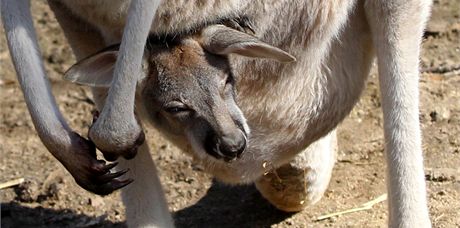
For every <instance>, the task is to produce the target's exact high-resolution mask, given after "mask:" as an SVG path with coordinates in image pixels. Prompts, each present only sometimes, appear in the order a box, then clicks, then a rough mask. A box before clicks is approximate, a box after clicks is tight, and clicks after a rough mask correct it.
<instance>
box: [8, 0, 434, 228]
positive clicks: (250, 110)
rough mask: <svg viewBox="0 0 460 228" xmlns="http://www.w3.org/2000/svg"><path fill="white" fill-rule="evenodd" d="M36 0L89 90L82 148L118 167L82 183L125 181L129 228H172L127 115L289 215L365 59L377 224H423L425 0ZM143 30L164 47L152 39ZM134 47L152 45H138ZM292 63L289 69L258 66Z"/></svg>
mask: <svg viewBox="0 0 460 228" xmlns="http://www.w3.org/2000/svg"><path fill="white" fill-rule="evenodd" d="M49 2H50V5H51V6H52V8H53V9H54V12H55V13H56V16H57V18H58V20H59V22H60V23H61V25H62V27H63V29H64V31H65V33H66V36H67V37H68V39H69V42H70V43H71V46H72V47H73V49H74V50H75V52H76V53H79V52H80V54H79V56H80V57H79V58H78V59H79V60H81V62H79V63H78V64H77V65H75V66H74V67H72V68H71V69H70V70H69V72H68V74H67V75H66V78H67V79H70V80H73V81H75V82H77V83H80V84H87V85H91V86H92V87H93V91H94V94H95V100H96V103H97V106H98V108H99V109H100V110H102V112H101V116H100V117H99V118H98V119H97V120H96V122H95V124H94V125H93V126H92V127H91V129H90V134H89V137H90V139H91V140H92V141H94V143H95V145H96V147H97V148H98V149H100V150H101V151H102V152H103V153H104V155H106V154H107V155H109V156H107V157H108V158H109V157H110V160H113V159H115V158H116V157H118V156H124V157H127V158H131V160H123V159H120V160H119V162H120V164H119V165H118V166H117V167H118V169H120V170H124V169H127V168H129V169H130V171H129V172H127V173H125V172H123V171H121V172H118V173H110V172H108V170H107V166H104V170H103V171H101V172H100V173H103V177H104V178H103V179H102V180H98V182H96V183H90V185H91V186H95V187H92V188H90V189H92V190H93V192H99V194H107V193H110V192H111V191H113V190H115V189H118V188H120V187H123V186H125V185H126V184H127V183H129V180H130V179H127V181H119V180H118V177H119V176H121V175H123V176H125V177H128V178H132V179H136V180H137V181H136V182H133V183H132V184H130V185H128V186H126V187H123V189H122V195H123V201H124V203H125V205H126V213H127V222H128V225H129V226H132V227H140V226H159V227H169V226H173V222H172V218H171V216H170V214H169V212H168V210H167V205H166V202H165V200H164V195H163V193H162V189H161V183H160V182H159V180H158V177H157V175H156V168H155V165H154V163H153V161H152V159H151V158H150V156H149V153H148V148H147V146H146V144H145V142H143V140H142V134H141V133H140V132H142V131H141V128H140V127H139V126H140V125H139V124H137V120H136V117H135V116H134V107H137V109H136V112H139V113H142V116H145V117H147V119H149V120H150V122H152V123H153V125H154V126H156V127H157V128H159V129H160V130H161V131H162V132H164V133H165V134H166V135H167V136H168V137H169V138H170V139H171V140H172V141H174V142H175V143H177V144H178V145H179V146H181V145H182V146H181V147H183V148H184V150H186V151H188V152H189V153H190V154H191V155H192V156H193V157H194V158H195V159H197V160H198V161H200V162H201V163H202V164H203V165H204V167H205V169H206V171H208V172H210V173H212V174H214V175H215V176H216V177H217V178H219V179H220V180H222V181H225V182H227V183H249V182H255V183H256V187H257V188H258V190H259V191H260V192H261V193H262V195H263V196H264V197H265V198H266V199H267V200H268V201H270V202H271V203H272V204H273V205H275V206H276V207H278V208H279V209H281V210H285V211H299V210H302V209H304V208H305V207H306V206H307V205H310V204H313V203H315V202H317V201H318V200H319V199H320V198H321V196H322V195H323V193H324V191H325V189H326V188H327V185H328V183H329V179H330V176H331V172H332V167H333V165H334V162H335V150H336V135H335V128H336V126H337V124H338V123H339V122H340V121H341V120H343V118H345V117H346V115H347V114H348V113H349V112H350V110H351V109H352V108H353V106H354V104H355V103H356V102H357V100H358V99H359V96H360V94H361V91H362V90H363V87H364V84H365V81H366V78H367V75H368V73H369V69H370V66H371V63H372V61H373V59H374V56H376V57H377V62H378V66H379V81H380V85H381V93H382V96H381V97H382V108H383V113H384V130H385V149H386V156H387V158H386V160H387V165H388V171H387V176H388V179H387V183H388V194H389V226H390V227H430V220H429V215H428V209H427V205H426V191H425V188H426V187H425V182H424V175H423V159H422V150H421V138H420V126H419V120H418V74H419V72H418V56H419V51H420V42H421V37H422V33H423V29H424V26H425V23H426V20H427V18H428V16H429V10H430V6H431V2H430V1H423V0H418V1H415V0H414V1H399V0H394V1H375V0H374V1H370V0H355V1H345V2H337V1H319V0H311V1H268V2H267V1H238V0H234V1H226V2H225V3H224V2H221V1H208V2H196V3H195V2H187V3H186V4H183V5H182V3H180V2H179V1H165V2H162V3H161V4H159V5H156V4H157V3H153V2H149V1H142V0H133V1H132V2H131V4H130V5H131V6H129V7H128V5H129V3H128V1H121V0H120V1H113V2H112V1H111V2H110V4H108V5H104V3H108V2H106V1H100V2H99V3H97V4H101V5H99V6H100V8H99V9H98V10H88V9H89V8H97V7H94V5H90V4H89V3H88V1H81V2H80V3H71V2H70V1H57V0H55V1H51V0H50V1H49ZM72 2H73V1H72ZM2 4H4V3H2ZM94 4H96V3H94ZM144 4H145V5H144ZM109 5H110V6H109ZM3 8H4V7H3V6H2V9H3ZM128 8H129V10H128ZM95 11H96V12H95ZM21 12H22V11H21ZM66 12H67V13H68V12H71V14H70V15H71V16H74V18H73V19H69V18H68V15H69V14H67V16H64V15H66ZM152 12H153V13H152ZM4 13H5V11H3V10H2V15H3V17H4V18H5V17H6V16H5V15H4ZM125 18H127V21H126V24H125V23H123V21H124V19H125ZM241 18H247V21H248V22H250V23H249V24H251V26H249V27H250V29H248V30H247V31H244V32H242V31H236V30H235V27H232V26H230V27H228V24H227V26H225V21H227V20H228V19H230V21H232V20H236V21H238V20H239V19H241ZM151 19H152V20H151ZM75 22H79V23H83V24H85V25H89V28H92V29H94V30H95V32H94V34H93V35H91V36H90V37H82V33H81V32H82V31H81V29H82V28H88V27H81V26H75V25H71V24H72V23H75ZM7 23H8V22H7ZM125 25H126V26H125ZM236 27H238V26H236ZM241 27H243V28H244V27H245V26H244V25H242V26H241ZM123 28H125V29H124V31H123ZM6 31H11V29H10V30H6ZM248 31H249V32H248ZM148 33H150V34H151V37H155V36H159V37H166V38H167V39H166V40H167V41H168V42H171V45H170V46H169V43H168V46H169V47H168V46H166V45H165V44H164V43H163V44H162V43H161V42H160V44H158V45H157V44H155V43H158V42H153V41H152V40H151V39H147V34H148ZM247 33H252V35H249V34H247ZM122 34H124V35H123V36H122ZM174 37H177V39H175V38H174ZM14 38H15V37H11V36H10V40H11V39H14ZM143 39H144V41H142V40H143ZM145 40H150V42H149V44H150V45H152V47H149V45H147V48H146V49H144V47H143V45H144V44H145ZM120 41H121V45H120V47H119V51H117V50H116V49H113V48H109V50H105V51H102V52H99V53H98V54H95V55H93V56H91V57H89V58H86V59H83V57H86V56H88V55H90V51H92V52H95V51H96V50H97V49H100V48H102V47H105V46H108V45H110V44H113V43H117V42H120ZM152 42H153V44H152ZM140 44H142V45H140ZM131 45H133V46H135V48H134V49H131V48H129V47H130V46H131ZM11 46H13V45H11V44H10V49H12V48H11ZM19 46H20V45H19ZM78 47H80V48H78ZM85 49H86V51H88V52H86V51H84V50H85ZM89 50H90V51H89ZM281 50H285V51H286V52H284V51H281ZM288 53H289V54H288ZM13 55H14V54H13ZM240 55H243V56H246V57H252V58H246V57H241V56H240ZM77 56H78V54H77ZM128 57H129V58H128ZM293 57H295V59H296V61H295V62H291V63H276V62H273V61H271V60H265V59H261V58H270V59H275V60H278V61H280V62H289V61H291V60H293V59H294V58H293ZM129 60H131V61H129ZM18 61H19V62H20V60H18ZM120 64H121V65H120ZM136 64H137V65H136ZM16 65H17V66H18V64H16ZM124 65H126V66H125V68H126V69H127V70H126V69H124V68H121V66H124ZM18 71H20V70H18ZM107 72H108V73H107ZM112 72H113V77H110V75H112ZM128 73H131V74H128ZM120 75H125V77H121V76H120ZM126 75H130V77H128V76H126ZM20 78H21V77H20ZM235 89H236V90H235ZM25 94H26V97H27V93H25ZM135 102H136V104H137V105H134V103H135ZM30 109H31V108H30V107H29V110H30ZM31 113H32V115H33V109H32V111H31ZM133 126H134V127H133ZM119 129H122V130H119ZM91 132H93V133H91ZM56 134H59V133H56ZM117 142H118V144H119V145H120V146H119V147H117ZM184 145H190V146H191V147H192V150H187V148H186V146H184ZM137 146H139V152H138V154H137V155H136V156H134V154H135V153H134V152H132V151H133V150H135V149H136V147H137ZM132 148H134V149H132ZM65 158H66V157H65V156H63V159H61V160H60V161H61V162H62V163H64V164H65V163H66V159H65ZM58 159H59V157H58ZM79 165H82V164H74V165H73V166H72V167H79ZM66 167H67V166H66ZM108 168H113V165H108ZM68 169H69V171H70V172H71V173H72V174H73V175H74V177H75V175H77V174H74V173H78V172H72V171H71V169H70V168H68ZM304 170H307V172H304ZM271 172H276V173H277V174H278V176H279V177H280V178H281V179H282V180H283V183H284V186H283V188H284V191H282V192H280V191H278V190H277V187H278V186H276V184H277V182H275V181H274V177H273V175H271ZM267 173H268V174H267ZM264 174H267V175H264ZM92 175H94V173H92ZM98 175H100V174H98ZM89 176H91V175H89ZM96 176H97V175H96ZM114 178H115V179H114ZM81 179H83V180H85V178H81ZM107 179H108V180H109V181H107ZM76 180H77V182H78V178H76ZM107 183H109V184H108V185H109V186H107ZM300 185H302V186H304V185H305V186H307V187H306V189H304V188H300V189H299V188H298V186H300ZM83 186H85V185H84V184H83ZM101 186H103V187H102V189H103V190H100V189H101Z"/></svg>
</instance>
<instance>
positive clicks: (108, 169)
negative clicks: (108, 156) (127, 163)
mask: <svg viewBox="0 0 460 228" xmlns="http://www.w3.org/2000/svg"><path fill="white" fill-rule="evenodd" d="M117 165H118V162H114V163H110V164H108V165H106V166H105V167H104V171H105V172H104V174H106V173H107V172H109V171H110V170H111V169H112V168H113V167H115V166H117Z"/></svg>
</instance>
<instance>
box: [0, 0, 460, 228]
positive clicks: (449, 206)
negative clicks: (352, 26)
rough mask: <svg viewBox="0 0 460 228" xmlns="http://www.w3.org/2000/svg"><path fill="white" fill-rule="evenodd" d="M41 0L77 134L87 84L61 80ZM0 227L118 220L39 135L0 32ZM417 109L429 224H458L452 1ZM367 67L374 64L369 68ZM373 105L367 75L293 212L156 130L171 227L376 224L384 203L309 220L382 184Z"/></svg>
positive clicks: (459, 32)
mask: <svg viewBox="0 0 460 228" xmlns="http://www.w3.org/2000/svg"><path fill="white" fill-rule="evenodd" d="M44 2H45V1H44V0H36V1H32V5H33V9H32V12H33V15H34V18H35V23H36V27H37V30H38V37H39V40H40V45H41V47H42V50H43V59H44V60H45V64H46V69H47V72H48V74H49V76H50V80H51V84H52V87H53V92H54V94H55V96H56V98H57V100H58V103H59V105H60V108H61V110H62V111H63V113H64V114H65V116H66V118H67V120H68V121H69V122H70V124H71V126H72V127H73V128H74V129H76V130H77V131H78V132H80V133H85V132H86V130H87V128H88V125H89V122H90V120H91V115H90V111H91V110H92V109H93V104H92V101H91V98H90V97H91V96H90V94H89V92H88V91H87V90H86V89H84V88H82V87H77V86H74V85H71V84H70V83H67V82H64V81H62V80H61V79H60V78H61V75H62V74H63V72H64V71H65V70H66V69H67V68H68V67H70V66H71V64H72V63H74V58H73V57H72V54H71V51H70V49H69V47H68V45H67V43H66V41H65V39H64V38H63V35H62V33H61V31H60V29H59V27H58V24H57V22H56V21H55V19H54V17H53V14H52V13H51V11H50V10H49V9H48V8H47V6H46V5H45V4H44ZM0 34H1V35H0V70H1V74H0V91H1V93H0V107H1V109H0V116H1V117H0V121H1V122H0V133H1V138H0V152H1V155H0V173H1V175H0V183H3V182H6V181H8V180H12V179H16V178H21V177H23V178H25V179H26V181H27V184H25V185H22V186H21V187H15V188H8V189H3V190H0V199H1V226H2V227H4V228H9V227H124V226H125V224H124V219H125V217H124V214H123V205H122V204H121V202H120V198H119V193H118V192H117V193H115V194H112V195H110V196H108V197H104V198H103V197H99V196H96V195H93V194H90V193H88V192H86V191H84V190H83V189H81V188H80V187H78V186H77V185H76V184H75V183H74V181H73V179H72V178H71V176H70V175H69V174H68V173H67V172H66V171H65V170H64V168H63V167H62V166H61V165H60V164H59V163H58V162H57V161H56V160H55V159H54V158H53V157H52V156H51V155H50V153H49V152H48V151H47V150H46V149H45V147H44V146H43V145H42V143H41V142H40V140H39V139H38V137H37V135H36V133H35V130H34V128H33V125H32V122H31V120H30V117H29V114H28V112H27V111H26V107H25V103H24V101H23V97H22V95H21V92H20V90H19V85H18V82H17V81H16V79H15V73H14V69H13V67H12V64H11V61H10V59H9V53H8V50H7V46H6V42H5V39H4V36H3V30H0ZM422 69H423V71H424V73H422V75H421V79H420V87H421V112H420V119H421V122H422V129H423V140H424V155H425V173H426V183H427V185H428V193H429V207H430V212H431V219H432V222H433V225H434V227H460V168H459V165H460V138H459V135H460V90H459V88H460V1H458V0H437V1H436V0H435V4H434V9H433V15H432V19H431V20H430V22H429V26H428V29H427V32H426V35H425V41H424V43H423V56H422ZM373 72H375V70H374V71H373ZM382 133H383V130H382V113H381V108H380V101H379V92H378V83H377V80H376V75H375V73H373V74H372V75H371V77H370V80H369V82H368V83H367V89H366V91H365V93H364V96H363V98H362V99H361V101H360V102H359V103H358V105H357V106H356V108H355V109H354V110H353V111H352V113H351V114H350V116H349V117H348V118H347V119H346V120H345V121H344V122H343V123H342V124H341V125H340V127H339V147H340V150H339V156H338V161H337V165H336V167H335V170H334V173H333V177H332V181H331V183H330V187H329V189H328V191H327V193H326V194H325V196H324V198H323V199H322V200H321V201H320V202H319V203H317V204H316V205H314V206H311V207H310V208H308V209H306V210H305V211H303V212H301V213H296V214H287V213H282V212H280V211H278V210H276V209H275V208H274V207H272V206H271V205H270V204H269V203H267V202H266V201H265V200H264V199H263V198H262V197H261V196H260V194H259V193H258V192H257V191H256V190H255V188H254V186H252V185H249V186H228V185H225V184H222V183H218V182H216V181H213V179H212V177H211V176H209V175H207V174H205V173H203V172H202V171H201V170H200V168H199V167H196V166H194V165H193V163H192V161H191V159H190V158H189V157H187V156H185V155H183V154H182V153H181V152H180V151H179V150H178V149H176V148H174V147H173V146H172V145H171V144H170V143H169V142H167V141H165V140H164V139H162V138H161V137H160V136H159V135H158V133H156V132H154V131H153V130H151V129H150V130H149V132H148V138H149V142H150V146H151V148H152V151H153V156H154V158H155V160H156V162H157V165H158V168H159V170H160V173H161V180H162V183H163V185H164V189H165V192H166V194H167V199H168V202H169V207H170V210H171V211H172V212H173V215H174V219H175V221H176V225H177V226H178V227H384V226H385V224H386V219H387V212H386V207H387V206H386V203H379V204H377V205H375V206H374V207H373V208H372V209H371V210H366V211H361V212H356V213H351V214H347V215H342V216H339V217H334V218H331V219H326V220H323V221H316V218H317V217H318V216H320V215H323V214H327V213H331V212H337V211H341V210H345V209H349V208H354V207H357V206H359V205H361V204H363V203H365V202H368V201H370V200H372V199H374V198H376V197H378V196H380V195H382V194H384V193H385V192H386V189H385V185H384V181H385V175H384V169H385V167H384V159H383V135H382Z"/></svg>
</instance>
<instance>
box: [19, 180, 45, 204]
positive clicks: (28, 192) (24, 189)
mask: <svg viewBox="0 0 460 228" xmlns="http://www.w3.org/2000/svg"><path fill="white" fill-rule="evenodd" d="M14 192H15V193H16V200H19V201H21V202H27V203H31V202H34V201H36V200H37V198H38V195H39V194H40V191H39V186H38V184H37V183H35V182H32V181H29V180H27V181H24V182H23V183H22V184H20V185H18V186H17V187H15V188H14Z"/></svg>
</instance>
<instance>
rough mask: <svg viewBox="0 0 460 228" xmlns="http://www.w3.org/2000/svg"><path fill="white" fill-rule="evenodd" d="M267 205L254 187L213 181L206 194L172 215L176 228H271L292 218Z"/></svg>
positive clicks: (290, 214) (288, 214)
mask: <svg viewBox="0 0 460 228" xmlns="http://www.w3.org/2000/svg"><path fill="white" fill-rule="evenodd" d="M292 215H293V214H292V213H285V212H282V211H279V210H277V209H276V208H275V207H273V206H272V205H271V204H270V203H268V202H267V201H266V200H265V199H264V198H263V197H262V196H261V195H260V193H259V192H258V191H257V189H256V188H255V186H254V185H246V186H228V185H225V184H222V183H219V182H217V181H214V182H213V184H212V186H211V188H210V189H209V190H208V192H207V193H206V195H205V196H204V197H203V198H202V199H200V200H199V201H198V202H197V203H195V204H193V205H191V206H190V207H187V208H184V209H182V210H179V211H177V212H176V213H174V215H173V216H174V220H175V223H176V226H177V227H183V228H185V227H187V228H188V227H200V228H201V227H270V225H272V224H276V223H279V222H281V221H284V220H285V219H286V218H288V217H290V216H292Z"/></svg>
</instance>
